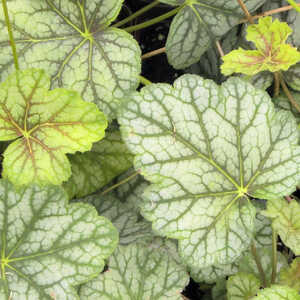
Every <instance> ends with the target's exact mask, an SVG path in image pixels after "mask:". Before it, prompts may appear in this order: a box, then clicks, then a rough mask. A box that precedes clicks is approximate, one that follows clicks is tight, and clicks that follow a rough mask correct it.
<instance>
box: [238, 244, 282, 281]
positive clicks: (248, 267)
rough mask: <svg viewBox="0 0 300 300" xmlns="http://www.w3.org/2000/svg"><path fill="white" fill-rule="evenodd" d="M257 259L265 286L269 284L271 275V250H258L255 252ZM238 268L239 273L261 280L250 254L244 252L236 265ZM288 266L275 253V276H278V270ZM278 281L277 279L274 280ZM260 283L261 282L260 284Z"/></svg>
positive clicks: (279, 255) (278, 253) (279, 254)
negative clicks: (263, 276) (262, 272)
mask: <svg viewBox="0 0 300 300" xmlns="http://www.w3.org/2000/svg"><path fill="white" fill-rule="evenodd" d="M256 251H257V257H258V258H259V260H260V262H261V265H262V269H263V271H264V273H265V275H266V283H267V285H269V284H270V282H271V275H272V248H271V247H268V248H258V249H257V250H256ZM237 264H238V267H239V272H243V273H247V274H253V275H254V276H255V277H256V278H259V279H261V274H260V271H259V270H258V268H257V264H256V261H255V259H254V257H253V255H252V253H250V252H246V253H245V254H244V255H243V256H242V257H241V259H240V260H239V262H238V263H237ZM287 266H288V263H287V259H286V257H285V256H284V255H283V254H281V253H280V252H277V270H276V274H277V275H276V276H278V274H279V272H280V270H281V269H282V268H285V267H287ZM276 281H278V278H277V279H276ZM261 283H262V282H261Z"/></svg>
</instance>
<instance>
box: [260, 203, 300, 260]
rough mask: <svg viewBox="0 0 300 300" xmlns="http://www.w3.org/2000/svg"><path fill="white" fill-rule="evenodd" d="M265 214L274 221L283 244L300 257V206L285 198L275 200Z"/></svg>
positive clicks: (269, 204) (268, 206)
mask: <svg viewBox="0 0 300 300" xmlns="http://www.w3.org/2000/svg"><path fill="white" fill-rule="evenodd" d="M263 213H264V215H265V216H267V217H269V218H271V219H272V221H273V224H272V226H273V227H274V229H275V230H276V231H277V232H278V234H279V236H280V238H281V240H282V241H283V243H284V244H285V245H286V246H288V247H289V248H291V250H292V251H293V252H294V253H295V254H296V255H300V217H299V216H300V204H299V203H298V202H297V201H296V200H294V199H293V200H291V202H290V203H289V202H287V201H286V200H285V199H284V198H278V199H273V200H271V201H268V204H267V210H266V211H264V212H263Z"/></svg>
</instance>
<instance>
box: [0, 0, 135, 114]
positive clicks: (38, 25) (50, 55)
mask: <svg viewBox="0 0 300 300" xmlns="http://www.w3.org/2000/svg"><path fill="white" fill-rule="evenodd" d="M122 2H123V1H122V0H102V1H99V0H89V1H85V0H78V1H66V0H43V1H32V0H11V1H8V3H7V5H8V10H9V14H10V18H11V23H12V25H13V30H14V36H15V39H16V43H17V51H18V56H19V64H20V68H32V67H34V68H39V69H44V70H47V72H48V73H49V75H50V76H51V79H52V87H63V88H68V89H73V90H76V91H78V92H79V93H80V94H81V96H82V97H83V99H84V100H85V101H88V102H94V103H96V104H97V105H98V106H99V108H100V109H101V110H102V111H104V112H105V114H106V115H107V116H108V118H109V119H111V118H113V117H115V113H114V111H115V109H116V107H117V106H118V103H119V101H120V100H121V99H123V98H124V95H126V94H127V93H128V92H131V91H132V90H135V89H136V87H137V86H138V82H139V78H138V75H139V73H140V68H141V61H140V60H141V58H140V54H141V53H140V52H141V51H140V49H139V46H138V44H137V42H136V41H135V40H134V39H133V38H132V36H131V35H130V34H128V33H126V32H125V31H123V30H119V29H117V28H111V27H108V26H109V24H110V23H111V22H112V21H113V20H115V19H116V17H117V15H118V13H119V11H120V9H121V7H122ZM0 42H1V51H2V52H1V61H0V71H1V79H2V80H3V79H5V78H6V77H7V75H8V74H9V73H10V72H12V70H13V68H14V65H13V58H12V53H11V49H10V44H9V42H8V35H7V29H6V26H5V22H4V16H3V12H2V10H1V13H0Z"/></svg>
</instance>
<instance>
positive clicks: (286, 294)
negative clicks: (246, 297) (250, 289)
mask: <svg viewBox="0 0 300 300" xmlns="http://www.w3.org/2000/svg"><path fill="white" fill-rule="evenodd" d="M253 300H300V295H299V294H298V292H297V291H296V290H294V289H292V288H290V287H287V286H282V285H272V286H271V287H269V288H266V289H263V290H260V291H259V292H258V295H257V296H256V297H254V298H253Z"/></svg>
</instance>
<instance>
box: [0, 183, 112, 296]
mask: <svg viewBox="0 0 300 300" xmlns="http://www.w3.org/2000/svg"><path fill="white" fill-rule="evenodd" d="M0 198H1V201H0V207H1V209H0V211H1V213H0V230H1V232H0V233H1V240H0V248H1V253H2V257H1V270H2V275H1V277H2V279H3V281H4V289H0V298H1V299H10V296H11V297H12V298H11V299H53V298H55V299H76V291H75V289H74V286H75V285H78V284H80V283H83V282H85V281H87V280H89V279H90V278H92V277H94V276H96V275H97V274H99V272H101V270H102V269H103V267H104V260H105V259H106V258H107V257H108V256H109V255H110V254H111V253H112V252H113V250H114V249H115V247H116V245H117V242H118V234H117V231H116V229H115V228H114V227H113V226H112V224H111V223H110V222H109V221H108V220H107V219H105V218H103V217H99V216H98V215H97V212H96V210H95V209H93V208H92V207H91V206H90V205H87V204H72V205H67V195H66V193H65V192H64V191H63V189H61V188H60V187H55V186H48V187H44V188H40V187H38V186H30V187H27V188H20V189H19V190H18V191H15V190H14V188H13V186H12V185H11V184H10V183H9V182H7V181H3V180H1V181H0Z"/></svg>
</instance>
